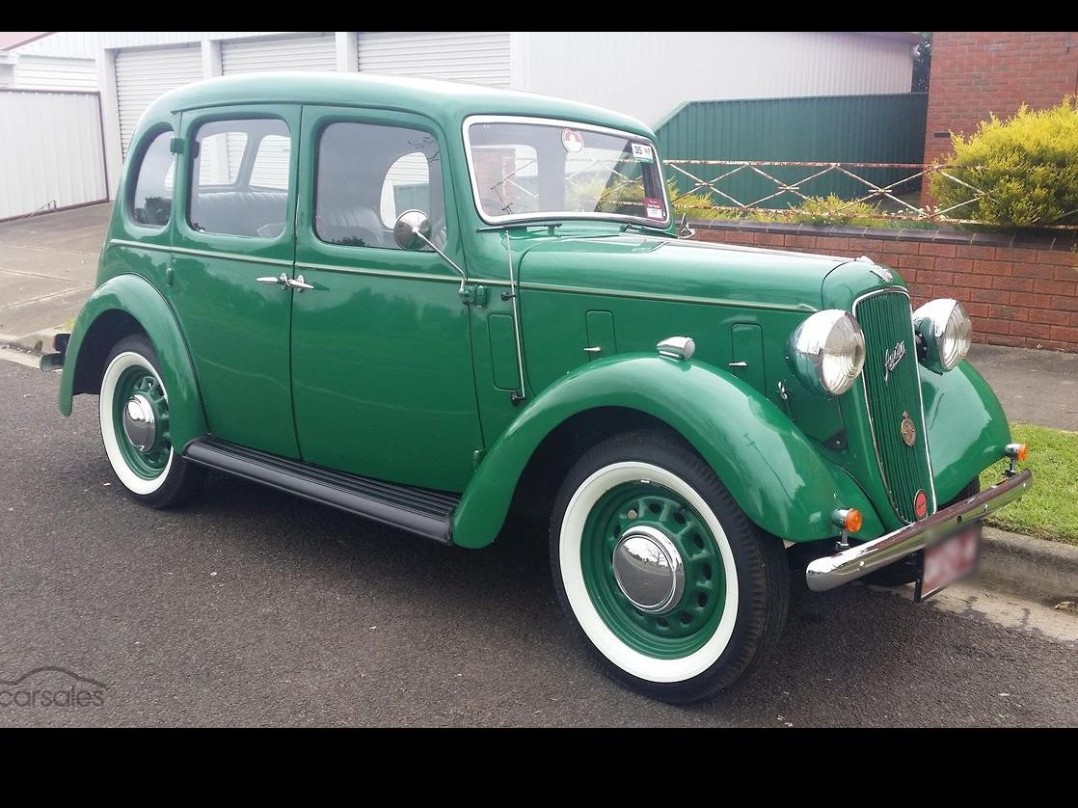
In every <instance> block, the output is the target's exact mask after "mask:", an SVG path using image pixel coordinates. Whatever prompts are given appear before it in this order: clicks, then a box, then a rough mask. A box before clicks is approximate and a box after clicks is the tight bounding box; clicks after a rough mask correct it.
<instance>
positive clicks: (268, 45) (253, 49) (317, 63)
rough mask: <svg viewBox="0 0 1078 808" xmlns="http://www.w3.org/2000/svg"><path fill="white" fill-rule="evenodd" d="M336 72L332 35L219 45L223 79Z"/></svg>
mask: <svg viewBox="0 0 1078 808" xmlns="http://www.w3.org/2000/svg"><path fill="white" fill-rule="evenodd" d="M336 69H337V45H336V40H335V39H334V36H333V34H305V35H303V36H291V37H287V38H281V39H255V40H240V41H236V42H223V43H221V72H222V73H224V74H225V75H226V76H227V75H230V74H235V73H257V72H261V71H264V70H336Z"/></svg>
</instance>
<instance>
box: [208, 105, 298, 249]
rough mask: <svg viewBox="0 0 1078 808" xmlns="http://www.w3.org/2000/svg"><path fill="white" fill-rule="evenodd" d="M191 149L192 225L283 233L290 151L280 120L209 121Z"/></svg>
mask: <svg viewBox="0 0 1078 808" xmlns="http://www.w3.org/2000/svg"><path fill="white" fill-rule="evenodd" d="M193 151H194V166H193V170H192V172H191V177H192V187H191V194H190V200H191V202H190V206H189V210H188V223H189V224H190V225H191V228H192V229H193V230H197V231H199V232H204V233H222V234H227V235H233V236H248V237H252V238H271V239H272V238H276V237H278V236H279V235H281V234H282V233H283V232H284V230H285V222H286V220H287V212H288V187H289V178H290V176H291V171H290V165H291V154H292V140H291V138H290V136H289V133H288V126H287V125H286V124H285V122H284V121H282V120H278V119H276V118H252V119H242V120H226V121H213V122H211V123H207V124H204V125H202V126H200V127H199V128H198V130H197V132H196V134H195V138H194V148H193Z"/></svg>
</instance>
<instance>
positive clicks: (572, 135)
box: [464, 117, 670, 227]
mask: <svg viewBox="0 0 1078 808" xmlns="http://www.w3.org/2000/svg"><path fill="white" fill-rule="evenodd" d="M464 137H465V142H466V145H467V149H468V163H469V167H470V169H471V173H472V190H473V192H474V194H475V200H476V205H477V207H478V209H479V212H480V214H481V215H482V217H483V218H484V219H485V220H486V221H488V222H491V223H497V222H504V221H514V220H520V219H536V218H551V217H559V218H560V217H569V218H584V219H587V218H591V219H611V218H614V219H635V220H639V221H641V222H643V223H647V224H651V225H655V226H658V227H665V226H666V225H667V224H668V223H669V221H670V214H669V211H668V207H667V203H666V191H665V188H664V187H663V179H662V170H661V167H660V165H659V161H658V155H657V153H656V151H655V146H654V144H652V143H651V141H649V140H648V139H647V138H644V137H641V136H639V135H633V134H630V133H626V132H618V131H615V130H611V129H605V128H600V127H595V126H590V125H587V124H581V123H573V122H570V121H545V120H541V119H524V118H493V117H477V118H470V119H469V120H468V121H466V122H465V125H464Z"/></svg>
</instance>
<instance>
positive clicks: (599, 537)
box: [550, 431, 789, 703]
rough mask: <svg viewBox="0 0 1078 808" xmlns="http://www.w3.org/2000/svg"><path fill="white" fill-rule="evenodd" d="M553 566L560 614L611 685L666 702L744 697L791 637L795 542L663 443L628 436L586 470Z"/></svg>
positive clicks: (566, 510) (561, 526)
mask: <svg viewBox="0 0 1078 808" xmlns="http://www.w3.org/2000/svg"><path fill="white" fill-rule="evenodd" d="M550 553H551V565H552V567H553V573H554V582H555V588H556V590H557V593H558V597H559V600H560V602H561V604H562V606H563V608H564V609H565V611H566V613H567V615H568V616H569V618H570V619H571V620H572V622H573V623H574V625H575V626H576V628H577V629H578V630H579V633H580V635H581V636H582V638H583V640H584V641H585V643H586V644H587V645H588V646H589V647H590V649H591V650H592V651H593V652H594V653H595V654H596V656H597V657H598V659H599V660H600V662H601V663H602V664H603V666H604V668H605V669H606V670H607V672H608V673H609V674H610V675H611V676H612V677H613V678H615V679H616V680H618V681H619V682H621V683H623V684H626V685H628V686H629V687H631V688H633V689H635V690H637V691H639V692H641V693H644V694H646V695H649V696H652V697H655V698H659V699H662V700H665V701H670V702H679V703H683V702H691V701H696V700H699V699H703V698H707V697H709V696H711V695H713V694H715V693H716V692H718V691H719V690H721V689H723V688H725V687H728V686H729V685H731V684H733V683H734V682H735V681H737V680H738V679H739V678H740V677H741V676H743V675H744V674H746V673H747V672H748V671H749V670H751V669H752V668H754V667H755V666H757V665H758V664H759V663H760V662H762V661H763V660H764V659H766V657H767V655H768V654H769V653H770V652H771V651H772V650H773V648H774V647H775V645H776V644H777V641H778V638H779V635H780V633H781V631H782V627H783V624H784V623H785V619H786V611H787V604H788V598H789V577H788V576H789V572H788V565H787V561H786V558H785V550H784V548H783V545H782V542H780V541H779V540H778V539H776V538H774V537H772V536H767V535H764V534H762V533H761V532H759V531H758V530H757V528H756V527H755V526H754V525H753V524H752V523H751V522H750V521H749V520H748V518H747V517H746V516H745V514H744V513H743V512H742V511H741V509H740V508H739V507H738V506H737V504H736V503H735V502H734V500H733V498H732V497H731V496H730V493H729V491H727V489H726V488H725V486H723V484H722V483H721V482H720V481H719V479H718V478H717V477H716V476H715V474H714V472H713V471H712V470H711V468H710V467H709V466H708V465H707V464H706V463H705V462H704V461H703V460H702V459H701V458H700V457H699V456H698V455H697V454H696V453H695V452H693V451H692V449H691V448H690V447H688V446H687V445H686V444H684V443H683V442H681V441H680V440H677V439H675V438H673V437H670V436H667V435H666V434H664V433H660V432H651V431H648V432H636V433H631V434H625V435H618V436H615V437H613V438H610V439H608V440H606V441H604V442H603V443H601V444H599V445H598V446H596V447H594V448H593V449H592V450H590V451H589V452H587V453H586V454H585V455H584V456H583V457H582V458H581V459H580V460H579V461H578V462H577V463H576V465H575V466H574V467H573V469H572V470H571V471H570V473H569V475H568V477H567V478H566V480H565V482H564V484H563V486H562V488H561V491H560V492H559V495H558V498H557V500H556V502H555V506H554V513H553V516H552V520H551V528H550Z"/></svg>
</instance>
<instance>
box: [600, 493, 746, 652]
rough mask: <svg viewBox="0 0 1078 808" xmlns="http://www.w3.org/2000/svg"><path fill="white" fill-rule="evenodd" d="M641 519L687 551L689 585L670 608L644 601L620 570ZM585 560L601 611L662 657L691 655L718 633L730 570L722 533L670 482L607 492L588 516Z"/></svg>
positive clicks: (615, 628) (621, 635) (623, 634)
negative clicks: (620, 555)
mask: <svg viewBox="0 0 1078 808" xmlns="http://www.w3.org/2000/svg"><path fill="white" fill-rule="evenodd" d="M638 525H647V526H649V527H652V528H655V529H657V530H660V531H662V533H664V534H665V535H666V537H667V538H668V539H670V541H671V542H673V544H674V545H675V546H676V547H677V550H678V552H679V553H680V554H681V560H682V563H683V564H684V570H685V590H684V592H683V593H682V596H681V599H680V600H679V601H678V602H677V603H676V604H675V605H674V606H673V608H672V609H671V610H670V611H668V612H666V613H665V614H649V613H647V612H643V611H641V610H640V609H638V608H636V607H635V606H634V605H633V604H632V602H631V601H630V600H629V599H628V598H627V597H626V596H625V594H624V593H623V592H622V591H621V587H620V586H619V585H618V582H617V579H616V578H615V576H614V566H613V562H612V558H613V554H614V548H615V547H617V544H618V541H619V540H620V538H621V536H622V535H623V534H624V533H625V531H626V530H628V529H629V528H630V527H632V526H638ZM580 561H581V567H582V571H583V575H584V584H585V586H586V587H587V590H588V595H589V597H590V598H591V602H592V603H593V604H594V606H595V609H596V611H597V612H598V613H599V616H600V617H601V618H602V619H603V622H604V623H605V624H606V625H607V627H608V628H609V629H610V630H611V631H612V632H614V634H615V635H616V636H617V637H618V639H619V640H621V641H622V642H624V643H625V644H626V645H628V646H630V647H631V648H633V649H634V650H636V651H639V652H640V653H643V654H647V655H648V656H653V657H656V658H660V659H677V658H680V657H684V656H688V655H689V654H692V653H694V652H695V651H698V650H700V648H702V647H703V646H704V644H705V643H707V641H708V640H709V639H711V637H712V635H714V633H715V630H716V629H717V627H718V625H719V621H720V620H721V619H722V615H723V611H724V604H725V601H726V571H725V568H724V566H723V563H722V557H721V555H720V554H719V548H718V545H717V544H716V543H715V537H714V536H713V535H712V533H711V530H710V529H709V528H708V527H707V524H706V522H705V521H704V519H703V518H702V517H701V516H700V514H699V513H697V512H696V511H695V510H694V509H693V508H691V507H690V506H689V504H688V503H687V502H686V501H685V499H684V498H682V497H681V496H680V495H679V494H677V493H676V492H674V491H672V490H670V489H669V488H666V487H665V486H662V485H658V484H655V483H645V482H632V483H625V484H622V485H618V486H615V487H614V488H612V489H610V490H609V491H607V492H606V493H605V494H603V496H602V497H600V499H599V501H598V502H596V503H595V506H594V507H593V508H592V510H591V513H589V514H588V518H587V520H586V521H585V523H584V535H583V536H582V538H581V546H580Z"/></svg>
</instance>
